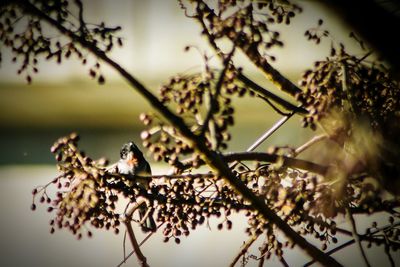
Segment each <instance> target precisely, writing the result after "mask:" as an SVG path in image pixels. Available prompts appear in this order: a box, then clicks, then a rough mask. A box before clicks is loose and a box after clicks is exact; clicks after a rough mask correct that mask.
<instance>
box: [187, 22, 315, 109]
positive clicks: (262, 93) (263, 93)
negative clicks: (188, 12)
mask: <svg viewBox="0 0 400 267" xmlns="http://www.w3.org/2000/svg"><path fill="white" fill-rule="evenodd" d="M193 18H195V19H196V20H197V21H198V22H199V23H200V25H201V27H202V28H203V33H204V34H205V35H206V37H207V40H208V43H209V44H210V45H211V47H212V48H213V49H214V50H215V52H216V54H217V55H218V56H219V57H223V55H224V53H223V52H222V51H221V49H220V48H219V47H218V45H217V43H216V42H215V37H214V36H213V35H212V34H211V33H210V31H209V30H208V28H207V26H206V24H205V23H204V20H203V19H202V17H200V16H199V15H197V16H194V17H193ZM238 80H239V81H241V82H242V83H244V84H245V85H246V86H248V87H249V88H250V90H252V91H254V92H256V93H257V94H258V96H259V97H260V98H261V99H264V100H265V99H269V100H272V101H274V102H275V103H277V104H278V105H280V106H282V107H284V108H285V109H287V110H289V111H292V112H296V113H300V114H307V113H308V111H307V110H305V109H303V108H301V107H297V106H295V105H293V104H292V103H290V102H288V101H286V100H285V99H283V98H281V97H279V96H277V95H275V94H274V93H271V92H270V91H269V90H267V89H265V88H263V87H261V86H260V85H258V84H257V83H255V82H254V81H252V80H251V79H249V78H248V77H247V76H246V75H244V74H243V73H241V72H239V73H238Z"/></svg>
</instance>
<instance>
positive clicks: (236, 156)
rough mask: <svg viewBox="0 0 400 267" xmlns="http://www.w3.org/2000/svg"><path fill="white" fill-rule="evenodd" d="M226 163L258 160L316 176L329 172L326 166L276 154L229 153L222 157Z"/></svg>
mask: <svg viewBox="0 0 400 267" xmlns="http://www.w3.org/2000/svg"><path fill="white" fill-rule="evenodd" d="M224 159H225V160H226V161H228V162H229V161H242V160H258V161H266V162H272V163H275V162H278V161H279V162H281V163H282V165H283V166H286V167H291V168H296V169H302V170H307V171H310V172H314V173H317V174H321V175H325V174H326V173H327V171H328V170H329V167H328V166H324V165H320V164H316V163H313V162H310V161H306V160H302V159H296V158H291V157H286V156H280V155H276V154H269V153H262V152H239V153H229V154H225V155H224Z"/></svg>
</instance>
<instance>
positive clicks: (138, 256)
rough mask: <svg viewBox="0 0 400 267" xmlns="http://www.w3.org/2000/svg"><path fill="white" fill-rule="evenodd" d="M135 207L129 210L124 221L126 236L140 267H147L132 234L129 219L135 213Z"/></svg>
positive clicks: (145, 260)
mask: <svg viewBox="0 0 400 267" xmlns="http://www.w3.org/2000/svg"><path fill="white" fill-rule="evenodd" d="M137 207H138V206H135V207H132V208H131V210H130V211H129V212H128V213H127V214H126V219H125V221H124V223H125V226H126V229H127V231H128V235H129V238H130V240H131V243H132V246H133V250H134V251H135V253H136V255H137V258H138V261H139V264H140V265H141V266H146V267H147V266H149V265H148V263H147V259H146V257H145V256H144V255H143V253H142V251H141V250H140V246H139V244H138V242H137V240H136V237H135V233H134V232H133V228H132V225H131V219H132V217H131V216H132V214H133V212H134V211H135V209H136V208H137ZM124 261H125V259H124Z"/></svg>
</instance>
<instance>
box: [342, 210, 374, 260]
mask: <svg viewBox="0 0 400 267" xmlns="http://www.w3.org/2000/svg"><path fill="white" fill-rule="evenodd" d="M346 216H347V219H348V220H349V222H350V224H351V230H352V234H353V238H354V240H355V241H356V243H357V245H358V247H359V249H360V252H361V255H362V258H363V259H364V262H365V265H366V266H367V267H370V266H371V264H370V263H369V261H368V258H367V255H366V254H365V251H364V248H363V247H362V244H361V240H360V236H359V235H358V233H357V226H356V221H355V220H354V217H353V214H352V213H351V210H350V208H349V207H347V208H346Z"/></svg>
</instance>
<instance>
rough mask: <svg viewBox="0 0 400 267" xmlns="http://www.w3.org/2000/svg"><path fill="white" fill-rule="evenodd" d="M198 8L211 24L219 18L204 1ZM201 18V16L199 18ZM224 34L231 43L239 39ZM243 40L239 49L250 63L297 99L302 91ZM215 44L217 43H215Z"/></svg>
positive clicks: (228, 32)
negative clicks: (200, 8)
mask: <svg viewBox="0 0 400 267" xmlns="http://www.w3.org/2000/svg"><path fill="white" fill-rule="evenodd" d="M197 2H198V6H200V5H201V7H202V8H203V10H204V13H207V14H208V16H207V17H206V19H208V20H209V21H210V23H213V21H212V20H213V18H217V15H216V14H215V12H214V11H213V10H212V9H211V8H210V7H209V6H208V5H207V4H206V3H204V1H201V0H199V1H197ZM200 14H202V12H200ZM198 17H199V16H198ZM202 26H203V27H204V30H207V27H206V25H205V23H204V22H203V23H202ZM223 34H224V35H225V37H227V38H228V39H230V40H231V41H234V40H235V39H236V38H237V37H236V35H237V34H231V31H223ZM240 37H241V38H243V41H241V42H238V44H237V45H238V47H239V48H240V49H241V50H242V51H243V53H244V54H245V55H246V56H247V57H248V58H249V59H250V61H251V62H252V63H253V64H254V65H255V66H256V67H257V68H259V69H260V70H261V71H262V72H263V73H264V74H265V76H266V77H267V79H269V80H270V81H272V82H273V83H274V84H275V86H276V87H277V88H278V89H280V90H282V91H283V92H285V93H288V94H289V95H291V96H293V97H295V96H296V95H297V94H299V93H301V92H302V90H301V89H300V88H299V87H297V86H296V85H295V84H294V83H292V82H291V81H290V80H289V79H287V78H286V77H285V76H283V75H282V74H281V73H280V72H279V71H278V70H276V69H275V68H274V67H272V66H271V65H270V64H269V63H268V62H267V60H266V59H265V58H264V57H263V56H261V54H260V53H259V52H258V50H257V49H254V47H253V46H251V45H249V44H251V43H252V42H251V40H249V39H248V38H246V35H241V36H240ZM214 43H215V42H214Z"/></svg>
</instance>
